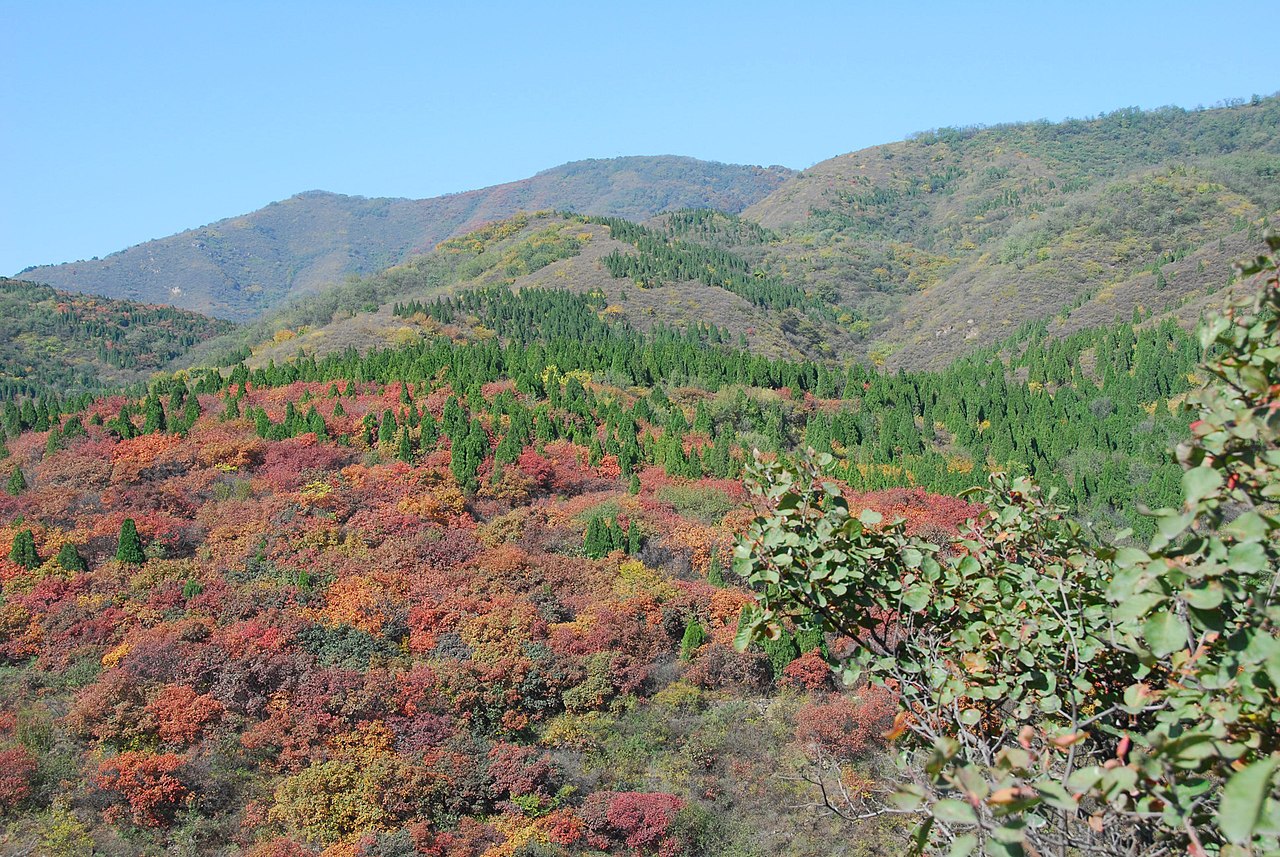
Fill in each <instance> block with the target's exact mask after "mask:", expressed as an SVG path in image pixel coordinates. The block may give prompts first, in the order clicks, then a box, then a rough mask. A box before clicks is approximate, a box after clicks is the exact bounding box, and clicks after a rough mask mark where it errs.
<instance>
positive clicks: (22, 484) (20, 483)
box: [5, 467, 27, 497]
mask: <svg viewBox="0 0 1280 857" xmlns="http://www.w3.org/2000/svg"><path fill="white" fill-rule="evenodd" d="M5 490H7V491H8V492H9V493H10V494H12V495H13V496H14V497H17V496H18V495H19V494H21V493H22V492H23V491H26V490H27V480H26V479H25V478H24V477H23V475H22V468H20V467H15V468H13V473H11V474H10V475H9V484H8V485H7V486H5Z"/></svg>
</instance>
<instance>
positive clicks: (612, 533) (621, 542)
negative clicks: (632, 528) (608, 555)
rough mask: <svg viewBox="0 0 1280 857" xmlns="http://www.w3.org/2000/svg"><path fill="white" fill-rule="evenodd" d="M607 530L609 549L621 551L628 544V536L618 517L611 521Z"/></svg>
mask: <svg viewBox="0 0 1280 857" xmlns="http://www.w3.org/2000/svg"><path fill="white" fill-rule="evenodd" d="M606 532H607V533H608V536H609V550H611V551H620V550H623V549H624V548H625V547H626V546H627V536H626V534H625V533H624V532H623V531H622V525H621V524H619V523H618V519H617V518H614V519H613V520H612V521H610V522H609V524H608V527H607V530H606Z"/></svg>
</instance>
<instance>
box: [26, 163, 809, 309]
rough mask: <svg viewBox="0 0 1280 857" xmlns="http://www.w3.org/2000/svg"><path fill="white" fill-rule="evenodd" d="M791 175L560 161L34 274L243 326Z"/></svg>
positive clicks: (778, 170) (196, 234) (266, 216)
mask: <svg viewBox="0 0 1280 857" xmlns="http://www.w3.org/2000/svg"><path fill="white" fill-rule="evenodd" d="M791 175H792V171H791V170H788V169H786V168H784V167H768V168H761V167H749V166H738V165H730V164H720V163H712V162H708V161H699V160H696V159H693V158H684V157H675V156H654V157H628V158H613V159H608V160H587V161H577V162H574V163H569V164H565V165H563V166H560V167H556V168H554V169H550V170H546V171H544V172H541V173H538V174H537V175H535V176H533V177H532V178H528V179H523V180H521V181H516V182H510V183H508V184H502V185H496V186H494V187H489V188H484V189H482V190H474V191H469V192H466V193H458V194H450V195H447V196H440V197H434V198H432V199H421V200H413V199H386V198H379V199H366V198H364V197H357V196H343V195H340V194H333V193H325V192H322V191H312V192H308V193H302V194H298V195H297V196H294V197H290V198H289V199H287V200H284V201H282V202H276V203H272V204H271V205H268V206H266V207H265V208H262V209H259V210H258V211H255V212H252V213H250V214H246V215H243V216H241V217H233V218H229V219H227V220H221V221H218V222H217V223H213V224H210V225H208V226H203V227H200V228H198V229H191V230H187V231H186V232H181V233H179V234H177V235H173V236H170V237H168V238H162V239H159V240H155V241H148V242H146V243H144V244H139V245H137V246H134V247H130V248H129V249H127V250H122V251H120V252H118V253H113V254H112V255H110V256H107V257H106V258H103V259H93V260H90V261H81V262H72V263H68V264H63V265H48V266H41V267H34V268H28V269H27V270H25V271H23V272H22V273H21V276H23V277H25V278H27V279H31V280H37V281H40V282H46V283H49V284H51V285H54V286H56V287H59V288H65V289H72V290H75V291H80V292H90V293H94V294H102V295H106V296H109V297H116V298H128V299H132V300H141V301H146V302H150V303H167V304H172V305H174V306H178V307H183V308H185V309H190V310H195V311H198V312H201V313H205V314H207V315H213V316H217V317H219V318H227V319H232V320H236V321H244V320H247V319H251V318H254V317H256V316H258V315H259V314H261V313H262V312H264V311H265V310H268V309H270V308H272V307H275V306H277V305H279V304H280V303H282V302H283V301H285V300H286V299H287V298H289V297H290V296H293V295H297V294H305V293H310V292H314V291H317V290H318V289H320V288H322V287H324V286H328V285H332V284H335V283H340V282H342V280H343V279H344V278H346V277H347V276H349V275H351V274H368V273H373V272H375V271H379V270H381V269H383V268H386V267H388V266H391V265H394V264H397V263H399V262H402V261H404V260H405V259H406V258H408V257H409V256H411V255H413V254H415V253H422V252H425V251H428V250H430V249H432V248H433V247H435V245H436V244H438V243H439V242H440V241H443V240H444V239H445V238H448V237H450V236H451V235H457V234H460V233H463V232H467V231H470V230H473V229H475V228H476V227H478V226H480V225H482V224H484V223H486V222H489V221H493V220H499V219H502V218H505V217H510V216H511V215H513V214H515V213H516V212H517V211H520V210H536V209H543V208H555V209H572V210H574V211H583V212H589V213H593V214H605V215H613V216H618V217H626V218H631V219H636V220H643V219H645V218H647V217H650V216H652V215H654V214H657V213H659V212H662V211H667V210H671V209H677V208H686V207H711V208H719V209H723V210H726V211H740V210H742V209H743V208H745V207H746V206H747V205H750V204H751V203H753V202H755V201H757V200H759V199H761V198H762V197H764V196H765V195H766V194H768V193H769V192H770V191H772V190H773V189H775V188H776V187H778V186H779V185H780V184H781V183H782V182H783V181H784V180H786V179H787V178H789V177H790V176H791Z"/></svg>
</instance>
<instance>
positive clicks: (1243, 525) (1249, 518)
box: [1222, 512, 1267, 542]
mask: <svg viewBox="0 0 1280 857" xmlns="http://www.w3.org/2000/svg"><path fill="white" fill-rule="evenodd" d="M1222 532H1223V533H1225V534H1226V535H1229V536H1231V538H1233V539H1235V540H1236V541H1240V542H1260V541H1262V540H1263V539H1264V538H1266V537H1267V524H1266V522H1265V521H1264V520H1263V519H1262V516H1261V515H1259V514H1258V513H1257V512H1245V513H1244V514H1243V515H1241V516H1240V517H1238V518H1236V519H1235V520H1234V521H1232V522H1231V523H1229V524H1227V525H1226V526H1225V527H1223V528H1222Z"/></svg>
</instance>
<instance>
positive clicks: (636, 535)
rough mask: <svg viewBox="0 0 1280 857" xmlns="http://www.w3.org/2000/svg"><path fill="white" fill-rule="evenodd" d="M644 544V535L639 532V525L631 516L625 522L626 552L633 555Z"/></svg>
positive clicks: (638, 551)
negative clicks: (628, 520)
mask: <svg viewBox="0 0 1280 857" xmlns="http://www.w3.org/2000/svg"><path fill="white" fill-rule="evenodd" d="M643 545H644V536H643V535H642V534H641V533H640V525H639V524H637V523H636V520H635V518H632V519H631V520H630V522H628V523H627V553H628V554H630V555H632V556H635V555H636V554H638V553H640V548H641V547H643Z"/></svg>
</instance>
